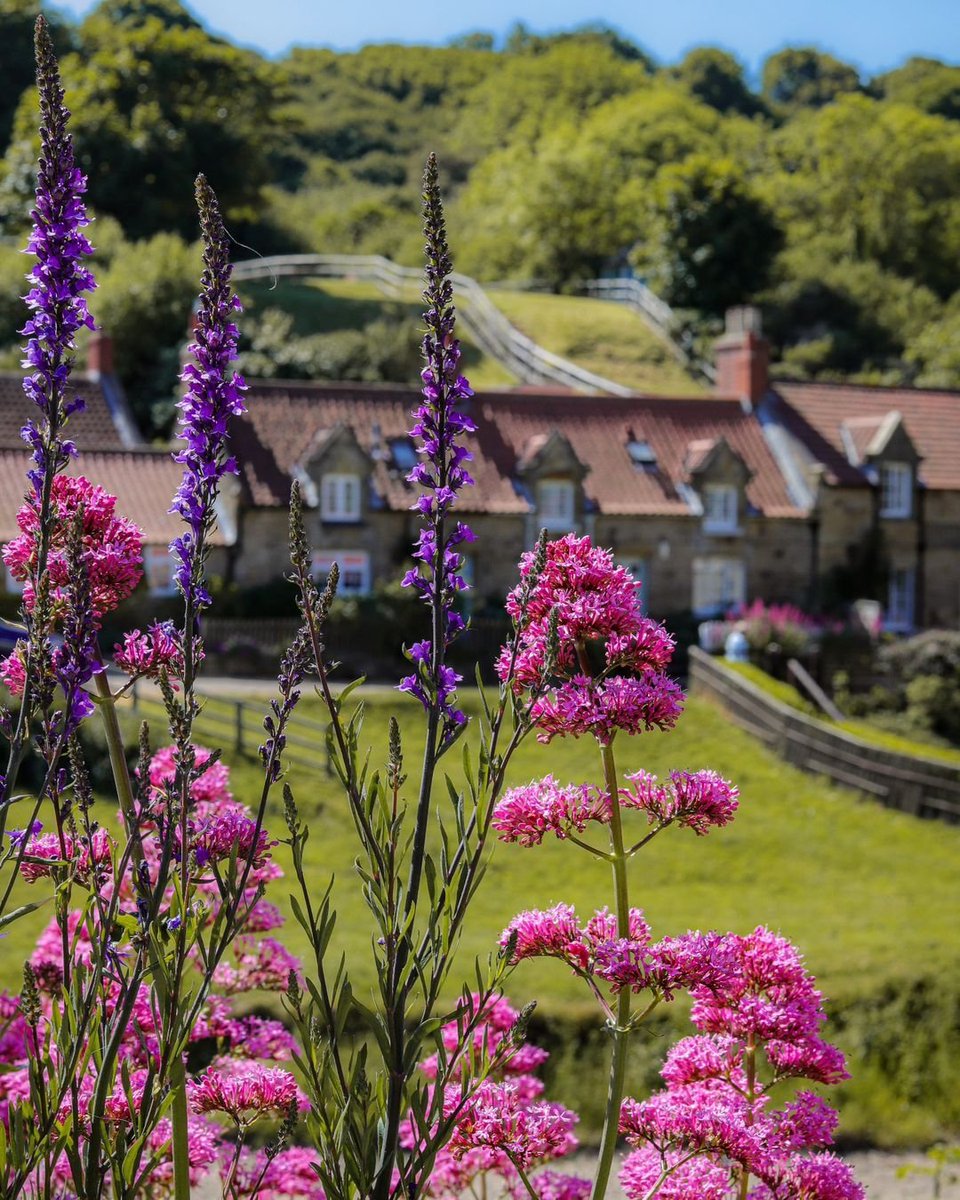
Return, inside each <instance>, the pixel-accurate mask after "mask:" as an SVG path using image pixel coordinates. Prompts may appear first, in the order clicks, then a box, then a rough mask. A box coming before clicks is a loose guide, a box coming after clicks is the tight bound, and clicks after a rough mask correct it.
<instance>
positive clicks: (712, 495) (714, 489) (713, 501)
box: [703, 483, 740, 533]
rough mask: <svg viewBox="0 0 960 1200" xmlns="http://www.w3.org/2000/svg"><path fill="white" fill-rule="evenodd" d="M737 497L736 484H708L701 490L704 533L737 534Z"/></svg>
mask: <svg viewBox="0 0 960 1200" xmlns="http://www.w3.org/2000/svg"><path fill="white" fill-rule="evenodd" d="M738 509H739V495H738V489H737V487H736V484H733V483H708V484H707V485H706V486H705V487H704V489H703V529H704V532H705V533H738V532H739V528H740V527H739V524H738V515H739V514H738Z"/></svg>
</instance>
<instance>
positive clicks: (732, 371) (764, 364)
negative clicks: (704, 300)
mask: <svg viewBox="0 0 960 1200" xmlns="http://www.w3.org/2000/svg"><path fill="white" fill-rule="evenodd" d="M713 355H714V361H715V362H716V365H717V383H716V388H717V391H718V392H720V393H721V395H724V396H736V397H737V398H738V399H739V401H740V403H741V404H742V405H743V407H744V408H745V409H746V410H747V411H748V412H750V411H751V410H752V409H753V408H754V407H755V406H756V405H757V403H758V402H759V401H760V400H761V399H762V398H763V395H764V393H765V392H766V391H767V388H768V386H769V383H770V372H769V365H770V346H769V344H768V343H767V340H766V338H765V337H764V336H763V333H762V325H761V320H760V310H759V309H757V308H753V307H752V306H750V305H744V306H743V307H741V308H728V309H727V315H726V320H725V329H724V333H723V336H722V337H720V338H718V339H717V341H716V342H714V345H713Z"/></svg>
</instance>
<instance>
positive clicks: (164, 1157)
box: [145, 1116, 221, 1194]
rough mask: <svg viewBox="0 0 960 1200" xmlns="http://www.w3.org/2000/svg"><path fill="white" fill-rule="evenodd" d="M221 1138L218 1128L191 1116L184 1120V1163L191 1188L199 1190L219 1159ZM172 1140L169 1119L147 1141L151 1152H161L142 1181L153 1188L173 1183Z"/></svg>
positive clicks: (160, 1124) (166, 1186)
mask: <svg viewBox="0 0 960 1200" xmlns="http://www.w3.org/2000/svg"><path fill="white" fill-rule="evenodd" d="M220 1137H221V1131H220V1129H219V1127H218V1126H217V1125H215V1124H213V1123H212V1122H211V1121H205V1120H203V1119H202V1118H200V1117H194V1116H189V1117H188V1118H187V1163H188V1165H189V1168H190V1186H191V1187H198V1186H199V1184H200V1183H202V1181H203V1180H204V1178H205V1177H206V1176H207V1175H208V1174H209V1173H210V1169H211V1167H212V1166H213V1165H214V1163H216V1162H217V1160H218V1159H219V1157H220ZM172 1141H173V1122H172V1121H171V1120H170V1118H169V1117H164V1119H163V1120H162V1121H160V1123H159V1124H158V1125H157V1127H156V1129H154V1130H153V1132H152V1133H151V1134H150V1137H149V1138H148V1139H147V1144H148V1145H149V1147H150V1151H151V1153H153V1154H156V1153H158V1152H160V1153H161V1159H160V1162H159V1163H158V1164H157V1165H156V1166H155V1167H154V1168H153V1170H151V1171H150V1173H149V1175H147V1177H146V1180H145V1182H147V1183H149V1184H153V1185H154V1187H156V1188H163V1189H167V1188H169V1186H170V1185H171V1184H172V1183H173V1152H172V1149H171V1146H172ZM151 1194H152V1193H151Z"/></svg>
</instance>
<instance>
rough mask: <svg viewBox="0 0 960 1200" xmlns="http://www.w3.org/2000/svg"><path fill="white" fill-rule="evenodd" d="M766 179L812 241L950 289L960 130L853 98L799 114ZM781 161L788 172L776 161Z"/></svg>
mask: <svg viewBox="0 0 960 1200" xmlns="http://www.w3.org/2000/svg"><path fill="white" fill-rule="evenodd" d="M770 149H771V152H772V159H773V162H772V163H770V164H769V166H768V169H767V171H766V172H764V174H763V179H762V182H761V183H760V184H759V185H758V186H759V187H761V188H762V190H763V193H764V195H765V197H766V199H767V201H768V203H769V204H770V205H771V207H773V208H774V210H775V211H776V213H777V215H778V218H779V220H780V223H781V225H782V226H783V227H784V228H785V229H786V230H787V233H788V238H789V241H790V243H791V244H793V245H797V246H799V247H802V246H804V245H809V244H810V243H811V242H812V240H814V239H822V238H823V237H827V238H829V239H830V241H831V242H832V251H831V252H832V256H833V257H834V258H836V259H851V260H854V261H857V262H864V261H868V260H875V261H876V262H877V264H878V265H879V266H880V267H882V268H883V269H884V270H885V271H891V272H894V273H895V274H898V275H902V276H905V277H907V278H909V279H913V280H914V281H916V282H917V283H920V284H923V285H925V286H926V287H928V288H931V289H932V290H933V291H935V292H936V293H938V294H939V295H940V296H948V295H950V294H951V293H952V292H953V291H954V290H955V288H956V286H957V266H956V264H957V262H958V261H960V127H958V126H957V124H956V123H955V122H953V121H948V120H946V119H945V118H943V117H934V116H929V115H927V114H926V113H922V112H919V111H918V110H917V109H915V108H910V107H908V106H907V105H901V104H891V103H885V102H880V101H877V100H871V99H869V98H868V97H866V96H843V97H841V98H840V99H839V100H838V101H837V102H836V103H835V104H831V105H829V106H828V107H826V108H823V109H820V110H819V111H818V112H806V113H800V114H798V115H797V116H796V117H795V118H794V119H793V120H791V121H790V122H789V123H788V124H787V125H786V126H785V127H784V128H783V129H782V130H781V131H780V133H779V134H778V136H777V137H776V138H775V139H774V140H773V142H772V143H771V147H770ZM774 163H778V164H779V167H780V169H779V170H776V169H775V168H774Z"/></svg>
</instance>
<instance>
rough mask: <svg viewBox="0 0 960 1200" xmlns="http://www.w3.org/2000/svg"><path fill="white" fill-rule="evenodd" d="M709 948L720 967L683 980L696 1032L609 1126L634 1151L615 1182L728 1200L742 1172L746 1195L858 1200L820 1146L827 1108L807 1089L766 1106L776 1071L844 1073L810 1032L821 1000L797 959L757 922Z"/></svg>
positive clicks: (835, 1053) (648, 1193) (831, 1125)
mask: <svg viewBox="0 0 960 1200" xmlns="http://www.w3.org/2000/svg"><path fill="white" fill-rule="evenodd" d="M715 951H716V955H717V957H718V960H719V961H720V963H721V964H722V969H721V970H719V971H717V972H715V973H714V975H713V977H712V978H711V979H710V980H709V981H701V982H699V983H697V982H694V983H693V985H692V987H691V992H692V995H693V997H694V1005H693V1010H692V1013H691V1017H692V1020H693V1022H694V1024H695V1025H696V1026H697V1028H698V1029H700V1030H701V1033H700V1035H699V1036H694V1037H689V1038H685V1039H684V1040H683V1041H681V1042H678V1043H677V1045H675V1046H674V1047H673V1049H672V1050H671V1051H670V1053H669V1055H668V1056H667V1060H666V1063H665V1064H664V1067H663V1070H662V1072H661V1074H662V1076H663V1079H664V1082H665V1083H666V1085H667V1087H666V1090H665V1091H662V1092H659V1093H657V1094H656V1095H654V1096H651V1097H650V1098H649V1099H647V1100H644V1101H636V1100H626V1101H625V1102H624V1104H623V1108H622V1111H621V1119H620V1130H621V1133H623V1134H624V1136H625V1137H626V1138H627V1140H628V1141H629V1142H630V1143H631V1144H632V1145H633V1146H635V1147H637V1150H636V1152H635V1153H634V1154H632V1155H630V1157H629V1158H628V1159H627V1160H626V1163H625V1164H624V1168H623V1171H622V1173H621V1177H620V1179H621V1183H622V1185H623V1187H624V1190H625V1191H626V1193H627V1195H628V1197H630V1200H641V1198H643V1200H646V1198H648V1197H661V1198H663V1200H666V1198H668V1197H670V1198H675V1200H681V1198H686V1197H697V1198H698V1200H699V1198H700V1197H709V1198H711V1200H735V1198H736V1197H737V1196H739V1195H741V1194H743V1192H742V1188H743V1180H744V1179H745V1178H748V1177H749V1178H752V1179H753V1180H754V1181H755V1186H753V1187H751V1190H750V1193H749V1194H750V1196H751V1198H752V1200H797V1198H799V1197H802V1198H803V1200H863V1196H864V1192H863V1189H862V1188H861V1187H860V1185H859V1184H858V1183H857V1182H856V1180H855V1179H854V1178H853V1175H852V1173H851V1171H850V1168H849V1167H848V1166H847V1165H846V1164H845V1163H843V1162H842V1161H841V1160H840V1159H838V1158H836V1156H834V1155H833V1154H830V1153H829V1152H826V1150H825V1148H826V1147H828V1146H829V1145H830V1144H831V1143H832V1141H833V1132H834V1129H835V1126H836V1113H835V1112H834V1111H833V1109H832V1108H831V1107H830V1106H829V1105H828V1104H827V1103H826V1102H825V1101H824V1100H822V1099H821V1098H820V1097H819V1096H816V1095H815V1094H814V1093H812V1092H809V1091H799V1092H797V1093H796V1095H795V1096H794V1098H793V1099H792V1100H790V1101H788V1102H787V1103H786V1104H784V1106H783V1107H782V1108H780V1109H774V1108H772V1107H771V1096H770V1093H769V1089H770V1087H771V1086H772V1085H773V1084H775V1083H778V1082H779V1081H781V1080H782V1079H784V1078H786V1077H787V1076H799V1077H805V1078H808V1079H812V1080H814V1081H816V1082H818V1083H836V1082H839V1081H840V1080H841V1079H844V1078H846V1071H845V1067H844V1061H843V1055H842V1054H841V1053H840V1051H839V1050H837V1049H836V1048H835V1047H833V1046H830V1045H828V1044H827V1043H825V1042H824V1041H822V1039H821V1038H820V1036H819V1028H820V1025H821V1023H822V1022H823V1019H824V1013H823V1005H822V997H821V995H820V993H819V992H818V991H817V989H816V988H815V987H814V984H813V980H812V978H811V977H810V975H809V974H808V973H807V971H806V969H805V968H804V966H803V962H802V960H801V958H800V955H799V954H798V953H797V951H796V949H795V948H794V947H793V946H792V945H791V944H790V942H788V941H787V940H786V939H785V938H782V937H780V936H778V935H776V934H773V933H771V932H770V931H769V930H768V929H765V928H763V927H759V928H757V929H755V930H754V931H753V933H751V934H749V935H747V936H746V937H739V936H737V935H734V934H727V935H725V936H723V937H722V938H720V939H719V941H718V943H717V945H716V948H715Z"/></svg>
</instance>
